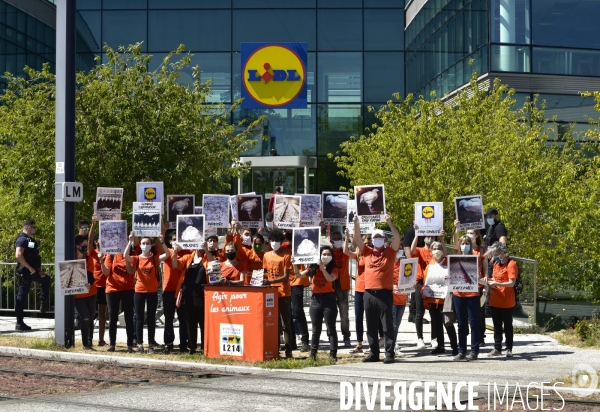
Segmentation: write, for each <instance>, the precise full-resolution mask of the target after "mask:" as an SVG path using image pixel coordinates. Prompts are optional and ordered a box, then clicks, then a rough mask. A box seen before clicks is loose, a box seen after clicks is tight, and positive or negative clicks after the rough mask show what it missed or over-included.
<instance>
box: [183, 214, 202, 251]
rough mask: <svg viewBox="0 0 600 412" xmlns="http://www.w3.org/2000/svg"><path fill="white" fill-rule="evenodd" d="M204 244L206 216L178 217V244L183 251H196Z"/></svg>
mask: <svg viewBox="0 0 600 412" xmlns="http://www.w3.org/2000/svg"><path fill="white" fill-rule="evenodd" d="M203 242H204V215H179V216H177V243H178V244H179V245H180V246H181V248H182V249H186V250H196V249H200V245H201V244H202V243H203Z"/></svg>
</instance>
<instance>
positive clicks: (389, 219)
mask: <svg viewBox="0 0 600 412" xmlns="http://www.w3.org/2000/svg"><path fill="white" fill-rule="evenodd" d="M385 222H386V223H387V224H388V226H389V227H390V230H391V231H392V235H394V240H393V241H392V249H393V250H394V252H397V251H398V249H400V245H401V244H402V242H400V232H398V228H397V227H396V226H395V225H394V223H393V222H392V217H391V216H390V215H389V214H387V213H386V215H385ZM359 233H360V232H359Z"/></svg>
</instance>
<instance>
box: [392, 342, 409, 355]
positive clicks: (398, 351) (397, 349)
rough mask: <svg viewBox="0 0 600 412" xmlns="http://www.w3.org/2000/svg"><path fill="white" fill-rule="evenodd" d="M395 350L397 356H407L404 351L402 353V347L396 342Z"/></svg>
mask: <svg viewBox="0 0 600 412" xmlns="http://www.w3.org/2000/svg"><path fill="white" fill-rule="evenodd" d="M394 352H395V353H396V357H397V358H403V357H405V356H406V355H405V354H404V353H402V348H401V347H400V345H398V344H396V349H395V350H394Z"/></svg>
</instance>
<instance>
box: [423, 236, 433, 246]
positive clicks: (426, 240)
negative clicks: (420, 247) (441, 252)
mask: <svg viewBox="0 0 600 412" xmlns="http://www.w3.org/2000/svg"><path fill="white" fill-rule="evenodd" d="M431 240H432V239H431V238H430V237H426V238H425V239H423V241H424V242H425V244H426V245H430V244H431Z"/></svg>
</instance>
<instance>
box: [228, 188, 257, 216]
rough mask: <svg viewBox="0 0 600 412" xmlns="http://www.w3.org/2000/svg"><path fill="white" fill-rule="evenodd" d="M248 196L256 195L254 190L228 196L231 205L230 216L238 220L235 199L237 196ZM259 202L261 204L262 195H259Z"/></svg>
mask: <svg viewBox="0 0 600 412" xmlns="http://www.w3.org/2000/svg"><path fill="white" fill-rule="evenodd" d="M247 195H248V196H249V195H256V193H255V192H248V193H242V194H239V195H234V196H229V205H230V206H231V216H232V217H233V218H234V219H235V220H237V221H239V220H240V219H239V216H238V204H237V200H238V197H239V196H247ZM261 204H262V197H261Z"/></svg>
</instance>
